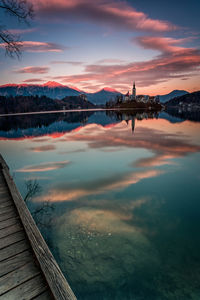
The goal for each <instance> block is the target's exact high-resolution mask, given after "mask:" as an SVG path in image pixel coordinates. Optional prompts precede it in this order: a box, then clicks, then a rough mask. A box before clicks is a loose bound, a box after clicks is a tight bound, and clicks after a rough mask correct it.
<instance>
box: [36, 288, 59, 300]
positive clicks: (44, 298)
mask: <svg viewBox="0 0 200 300" xmlns="http://www.w3.org/2000/svg"><path fill="white" fill-rule="evenodd" d="M51 299H54V298H53V295H52V294H51V292H50V291H49V290H47V291H45V292H44V293H42V294H40V295H39V296H36V297H35V298H34V300H51Z"/></svg>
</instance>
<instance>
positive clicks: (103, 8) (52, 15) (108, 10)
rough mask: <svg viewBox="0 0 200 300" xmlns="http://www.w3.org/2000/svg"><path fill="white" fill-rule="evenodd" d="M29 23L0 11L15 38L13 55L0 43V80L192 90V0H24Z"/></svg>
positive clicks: (196, 60)
mask: <svg viewBox="0 0 200 300" xmlns="http://www.w3.org/2000/svg"><path fill="white" fill-rule="evenodd" d="M28 1H29V2H31V3H32V4H33V7H34V15H35V16H34V19H33V20H31V21H30V25H29V26H28V25H26V24H23V23H18V22H17V20H16V19H15V18H13V17H11V16H9V15H3V14H2V12H1V13H0V19H1V24H4V25H6V27H7V29H8V30H10V31H11V32H12V33H13V34H18V35H20V37H21V40H22V41H23V53H22V56H21V58H20V59H17V58H15V59H12V58H10V57H8V56H5V51H4V47H3V43H2V42H0V74H1V76H0V84H1V85H3V84H8V83H18V84H19V83H20V84H43V83H45V82H47V81H56V82H58V83H61V84H64V85H68V86H75V87H77V88H79V89H80V90H84V91H87V92H94V91H97V90H100V89H102V88H103V87H110V88H113V89H116V90H118V91H120V92H122V93H125V92H127V91H128V90H131V88H132V84H133V81H135V82H136V89H137V94H149V95H157V94H166V93H169V92H171V91H172V90H174V89H183V90H187V91H189V92H193V91H196V90H200V85H199V82H200V43H199V42H200V36H199V31H200V19H199V11H200V2H199V0H190V1H188V0H182V1H179V0H178V1H172V0H168V1H157V0H152V1H147V0H145V1H144V0H134V1H130V0H129V1H128V0H127V1H117V0H95V1H92V0H49V1H46V0H34V1H31V0H28Z"/></svg>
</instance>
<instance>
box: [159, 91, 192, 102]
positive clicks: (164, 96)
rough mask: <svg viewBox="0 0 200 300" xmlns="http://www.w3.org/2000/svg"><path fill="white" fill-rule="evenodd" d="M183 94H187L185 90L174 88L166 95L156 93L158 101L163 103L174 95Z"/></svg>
mask: <svg viewBox="0 0 200 300" xmlns="http://www.w3.org/2000/svg"><path fill="white" fill-rule="evenodd" d="M185 94H188V92H187V91H184V90H174V91H172V92H170V93H169V94H166V95H158V96H159V98H160V102H161V103H165V102H167V101H169V100H171V99H173V98H175V97H179V96H182V95H185Z"/></svg>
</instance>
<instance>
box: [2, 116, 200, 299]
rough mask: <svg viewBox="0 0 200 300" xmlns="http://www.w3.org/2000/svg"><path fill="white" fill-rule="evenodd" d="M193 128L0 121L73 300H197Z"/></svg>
mask: <svg viewBox="0 0 200 300" xmlns="http://www.w3.org/2000/svg"><path fill="white" fill-rule="evenodd" d="M199 132H200V122H197V121H196V122H194V121H189V120H184V119H180V118H179V117H177V116H170V115H168V114H167V113H165V112H162V113H160V114H154V113H151V114H147V113H137V114H131V113H130V112H128V113H125V112H123V113H120V112H114V111H109V112H72V113H57V114H43V115H42V114H41V115H40V114H38V115H24V116H12V117H0V149H1V153H2V155H3V157H4V158H5V160H6V161H7V163H8V165H9V167H10V172H11V174H12V175H13V176H14V180H15V182H16V184H17V186H18V188H19V190H20V192H21V194H22V195H23V197H25V195H26V194H27V186H28V185H29V187H30V184H34V183H35V184H36V185H37V189H36V193H35V194H34V195H33V197H31V198H29V199H28V200H27V205H28V206H29V209H30V210H31V212H32V214H33V217H34V218H35V220H36V223H37V225H38V227H39V228H40V230H41V232H42V234H43V236H44V238H45V240H46V241H47V243H48V245H49V247H50V249H51V251H52V252H53V254H54V256H55V258H56V260H57V262H58V264H59V265H60V267H61V269H62V271H63V273H64V275H65V276H66V278H67V280H68V282H69V284H70V285H71V287H72V289H73V291H74V293H75V294H76V296H77V298H78V299H89V300H90V299H92V300H94V299H95V300H96V299H106V300H107V299H122V300H126V299H135V300H143V299H145V300H146V299H148V300H175V299H177V300H188V299H194V300H198V299H200V234H199V229H200V172H199V166H200V134H199Z"/></svg>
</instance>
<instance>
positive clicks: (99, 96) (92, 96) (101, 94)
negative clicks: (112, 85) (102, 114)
mask: <svg viewBox="0 0 200 300" xmlns="http://www.w3.org/2000/svg"><path fill="white" fill-rule="evenodd" d="M120 94H121V93H119V92H118V91H116V90H112V89H109V88H104V89H102V90H100V91H98V92H96V93H87V97H88V100H89V101H91V102H92V103H95V104H98V105H99V104H106V102H107V101H109V100H114V99H115V98H116V96H117V95H120Z"/></svg>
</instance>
